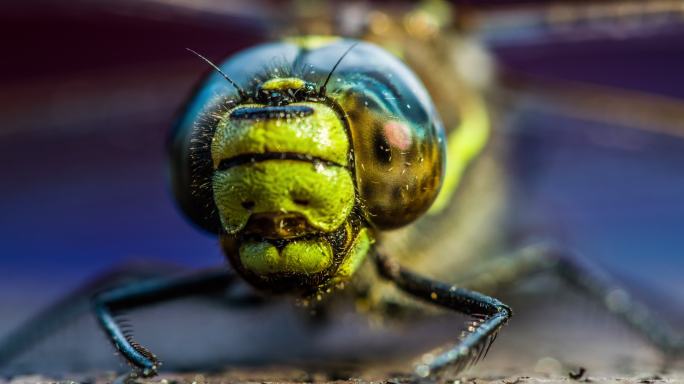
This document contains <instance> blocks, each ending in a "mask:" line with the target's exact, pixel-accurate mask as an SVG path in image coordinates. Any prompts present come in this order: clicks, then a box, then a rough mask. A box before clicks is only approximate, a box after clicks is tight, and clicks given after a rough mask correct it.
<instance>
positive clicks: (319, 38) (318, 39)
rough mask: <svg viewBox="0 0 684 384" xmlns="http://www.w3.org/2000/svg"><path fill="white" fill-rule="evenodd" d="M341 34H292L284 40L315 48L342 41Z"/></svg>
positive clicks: (304, 47)
mask: <svg viewBox="0 0 684 384" xmlns="http://www.w3.org/2000/svg"><path fill="white" fill-rule="evenodd" d="M341 39H342V38H341V37H339V36H329V35H307V36H292V37H286V38H284V39H283V40H284V41H285V42H287V43H291V44H294V45H296V46H298V47H300V48H302V49H307V50H313V49H317V48H321V47H325V46H326V45H330V44H333V43H336V42H338V41H340V40H341Z"/></svg>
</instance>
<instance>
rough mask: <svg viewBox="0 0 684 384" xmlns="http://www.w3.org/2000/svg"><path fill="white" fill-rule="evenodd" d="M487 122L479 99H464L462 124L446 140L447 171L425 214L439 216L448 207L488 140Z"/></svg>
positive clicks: (485, 109)
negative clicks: (465, 174) (433, 200)
mask: <svg viewBox="0 0 684 384" xmlns="http://www.w3.org/2000/svg"><path fill="white" fill-rule="evenodd" d="M489 131H490V121H489V114H488V112H487V107H486V106H485V102H484V100H483V99H482V97H481V96H479V95H476V94H473V95H471V97H470V98H467V99H464V107H463V120H462V122H461V124H460V126H459V127H458V128H457V129H456V130H454V131H453V132H452V133H451V134H449V137H448V139H447V167H446V172H445V175H444V182H443V183H442V189H441V190H440V192H439V195H437V199H436V200H435V202H434V203H433V204H432V207H430V210H429V211H428V213H429V214H437V213H439V212H441V211H442V210H443V209H444V208H446V206H447V205H448V204H449V201H450V200H451V198H452V195H453V194H454V192H455V190H456V188H458V186H459V184H460V181H461V178H462V177H463V174H464V172H465V170H466V168H467V167H468V165H470V163H471V161H472V160H473V159H474V158H475V156H477V155H478V154H480V152H482V150H483V149H484V147H485V145H486V144H487V141H488V140H489Z"/></svg>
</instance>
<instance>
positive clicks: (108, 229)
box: [0, 2, 684, 336]
mask: <svg viewBox="0 0 684 384" xmlns="http://www.w3.org/2000/svg"><path fill="white" fill-rule="evenodd" d="M3 7H4V8H5V9H2V10H1V12H0V34H2V35H3V36H5V39H4V43H3V53H2V55H0V69H1V70H0V84H1V88H0V89H1V90H2V91H1V92H0V175H1V177H2V178H1V179H0V180H1V181H0V196H1V199H0V212H1V214H0V244H2V249H0V336H2V335H3V334H5V333H6V332H7V331H8V330H9V329H11V328H12V327H14V326H16V325H17V324H18V323H20V322H21V321H22V320H23V319H25V318H26V317H27V316H29V315H30V314H31V313H33V312H35V311H36V310H37V309H38V308H40V307H41V306H44V305H45V304H47V303H49V302H51V301H52V300H54V299H55V298H58V297H60V296H61V295H63V294H64V293H65V292H68V291H69V290H71V289H73V288H75V287H77V286H79V285H80V284H81V283H82V282H84V281H85V280H87V279H88V278H90V277H92V276H94V275H95V274H97V273H100V272H103V271H105V270H107V269H108V268H110V267H113V266H117V265H121V264H122V263H124V262H127V261H134V260H140V259H148V260H163V261H165V262H169V263H175V264H180V265H183V266H188V267H201V266H210V265H217V264H219V263H222V262H223V257H222V255H221V253H220V251H219V249H218V247H217V240H216V239H215V238H213V237H212V236H209V235H206V234H203V233H201V232H199V231H197V230H196V229H195V228H193V227H191V226H190V225H189V224H188V223H187V222H186V221H185V220H184V219H183V218H182V217H181V216H180V214H179V212H178V211H177V210H176V208H175V207H174V203H173V201H172V199H171V195H170V193H169V190H168V186H167V184H166V165H165V147H164V144H165V140H166V135H167V132H168V129H169V127H170V126H171V124H172V122H173V119H174V116H175V114H176V111H177V110H178V109H179V108H180V107H181V106H182V105H183V102H184V100H185V99H186V97H187V95H188V94H189V92H190V90H191V89H192V87H193V85H194V84H195V83H196V82H197V81H198V80H199V79H200V78H201V76H202V75H203V74H205V73H206V72H207V66H206V65H205V64H203V63H202V62H200V61H198V60H197V58H195V57H193V56H192V55H190V54H188V53H187V51H185V48H186V47H191V48H192V49H194V50H197V51H199V52H201V53H203V54H204V55H206V56H207V57H209V58H213V59H219V58H222V57H224V56H226V55H228V54H230V53H232V52H235V51H236V50H239V49H241V48H244V47H247V46H249V45H251V44H253V43H256V42H259V41H262V39H263V38H264V35H265V30H266V28H265V26H264V25H263V24H262V23H261V22H259V21H255V20H254V19H244V18H241V17H239V16H232V17H231V16H225V15H223V16H221V17H211V16H209V15H205V14H202V13H192V12H188V13H179V14H173V13H165V12H154V13H149V12H142V11H140V12H137V11H136V9H135V7H133V6H131V5H130V4H128V6H126V7H122V8H121V9H117V8H115V7H113V6H95V5H92V4H91V5H88V4H87V3H86V2H83V3H80V2H74V3H73V4H72V5H69V6H56V5H52V4H50V3H35V4H33V5H21V6H20V5H16V6H11V5H5V6H3ZM496 54H497V58H498V59H499V61H500V65H501V66H502V67H503V68H507V69H510V70H515V71H517V72H520V73H528V74H533V75H540V76H545V77H548V78H557V79H567V80H576V81H582V82H589V83H595V84H604V85H610V86H616V87H622V88H628V89H631V90H637V91H645V92H649V93H655V94H661V95H666V96H671V97H674V98H684V71H682V68H684V31H682V30H677V29H673V30H671V31H667V32H666V33H659V34H655V35H649V36H645V37H637V36H634V37H632V38H630V39H605V40H602V39H596V40H592V41H565V42H559V41H548V42H544V41H540V42H538V43H529V44H518V45H512V46H511V45H508V46H504V45H501V46H498V47H497V48H496ZM512 121H513V124H514V125H515V127H516V129H515V134H514V137H515V138H516V140H517V141H518V143H519V145H520V147H519V148H520V150H519V153H520V154H521V155H520V156H521V164H522V165H521V166H519V167H517V168H515V171H514V170H512V171H511V172H518V173H520V174H519V175H518V176H519V178H520V179H521V180H522V181H523V184H524V186H525V189H524V196H525V201H524V202H521V204H520V206H519V208H518V209H519V211H520V214H521V215H528V214H529V212H530V211H534V212H535V215H536V214H540V215H542V216H546V217H547V218H551V219H547V220H548V221H550V222H552V223H553V225H554V226H557V227H558V231H559V233H562V237H563V240H564V241H565V242H567V243H569V244H572V245H573V246H575V247H576V248H578V249H580V250H581V251H582V252H583V253H584V254H585V255H587V256H589V257H591V258H592V259H593V260H595V261H596V262H597V263H599V264H602V265H604V266H605V267H606V268H607V269H608V270H610V271H612V272H613V273H615V274H616V275H619V276H625V277H627V278H628V279H630V280H634V281H638V282H639V284H641V285H643V286H648V287H649V289H652V290H653V291H656V292H664V293H665V294H666V295H667V296H668V297H671V298H672V299H673V300H675V302H677V303H679V304H680V305H682V304H684V279H683V278H682V277H681V275H682V273H683V272H684V257H683V253H684V237H683V236H682V234H683V233H684V173H683V171H682V168H683V166H684V140H681V139H676V138H674V137H669V136H666V135H662V134H653V133H644V132H640V131H637V130H633V129H625V128H623V127H618V126H610V125H606V124H600V123H594V122H587V121H581V120H576V119H570V118H561V117H558V116H553V115H551V114H544V113H533V112H526V111H524V110H522V111H519V112H518V114H517V115H516V116H515V118H514V119H512ZM679 314H680V315H681V311H680V312H679Z"/></svg>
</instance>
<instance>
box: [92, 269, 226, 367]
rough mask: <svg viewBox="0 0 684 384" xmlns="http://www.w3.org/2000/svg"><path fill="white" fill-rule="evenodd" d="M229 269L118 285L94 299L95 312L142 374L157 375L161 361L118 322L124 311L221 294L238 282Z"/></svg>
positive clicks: (118, 347) (131, 362)
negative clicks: (167, 301) (187, 297)
mask: <svg viewBox="0 0 684 384" xmlns="http://www.w3.org/2000/svg"><path fill="white" fill-rule="evenodd" d="M235 280H236V279H235V274H234V273H232V272H231V271H229V270H227V269H217V270H211V271H204V272H201V273H197V274H195V275H191V276H187V277H175V278H162V279H150V280H147V281H142V282H139V283H135V284H131V285H127V286H123V287H120V288H115V289H112V290H109V291H105V292H103V293H101V294H98V295H96V296H95V297H94V298H93V306H94V308H95V315H96V317H97V320H98V321H99V323H100V325H101V326H102V328H103V329H104V331H105V332H106V333H107V335H108V337H109V338H110V340H111V342H112V343H113V344H114V346H115V347H116V348H117V349H118V350H119V351H120V352H121V354H122V355H123V356H124V357H125V358H126V360H127V361H128V362H129V363H130V364H131V365H132V366H133V367H134V368H135V371H136V373H139V374H141V375H142V376H145V377H149V376H154V375H155V374H156V373H157V369H158V367H159V360H158V359H157V357H156V356H155V355H154V354H153V353H152V352H150V351H149V350H148V349H147V348H145V347H143V346H142V345H140V344H139V343H138V342H137V341H135V339H133V337H132V335H131V334H130V333H129V332H128V331H127V330H126V329H125V328H122V326H121V325H120V324H119V323H118V322H117V319H116V316H117V315H118V314H120V313H121V312H122V311H124V310H129V309H133V308H136V307H141V306H145V305H148V304H153V303H158V302H161V301H165V300H171V299H174V298H179V297H182V296H189V295H207V294H213V293H219V292H222V291H224V290H225V289H226V288H228V287H229V286H230V285H231V284H232V283H233V282H234V281H235Z"/></svg>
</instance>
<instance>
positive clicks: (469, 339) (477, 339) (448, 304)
mask: <svg viewBox="0 0 684 384" xmlns="http://www.w3.org/2000/svg"><path fill="white" fill-rule="evenodd" d="M376 265H377V267H378V270H379V273H380V275H381V276H383V277H385V278H387V279H389V280H391V281H392V282H394V284H396V285H397V287H399V289H401V290H402V291H404V292H406V293H408V294H409V295H412V296H414V297H416V298H419V299H422V300H425V301H428V302H431V303H433V304H436V305H439V306H442V307H445V308H448V309H451V310H454V311H457V312H460V313H463V314H466V315H471V316H473V317H475V318H477V319H478V320H477V321H475V322H473V323H472V324H471V326H470V327H469V328H468V332H467V333H466V334H465V336H464V337H463V338H462V339H461V341H460V342H459V343H458V344H456V345H455V346H453V347H452V348H450V349H448V350H447V351H445V352H442V353H440V354H438V355H437V356H435V357H434V358H433V359H431V361H426V362H424V363H422V364H419V365H418V366H417V367H416V368H415V371H414V373H415V375H416V376H418V377H420V378H425V377H428V376H435V375H437V374H439V373H440V372H441V371H443V370H444V369H446V368H452V369H454V373H456V372H458V371H461V370H462V369H464V368H465V367H466V366H468V365H469V364H471V363H475V362H477V361H478V360H479V359H480V358H482V357H483V356H484V355H486V354H487V351H488V349H489V347H490V346H491V343H492V342H493V341H494V339H495V338H496V335H497V334H498V332H499V330H500V329H501V327H503V325H504V324H506V322H507V321H508V320H509V319H510V318H511V316H512V311H511V309H510V308H509V307H508V306H507V305H505V304H503V303H502V302H500V301H499V300H497V299H494V298H492V297H489V296H487V295H483V294H481V293H478V292H475V291H471V290H468V289H465V288H459V287H456V286H454V285H451V284H446V283H443V282H439V281H435V280H431V279H428V278H425V277H423V276H420V275H418V274H415V273H413V272H410V271H408V270H406V269H404V268H403V267H401V266H400V265H399V264H398V263H397V262H396V261H395V260H392V259H390V258H388V257H385V256H383V255H380V254H376Z"/></svg>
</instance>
